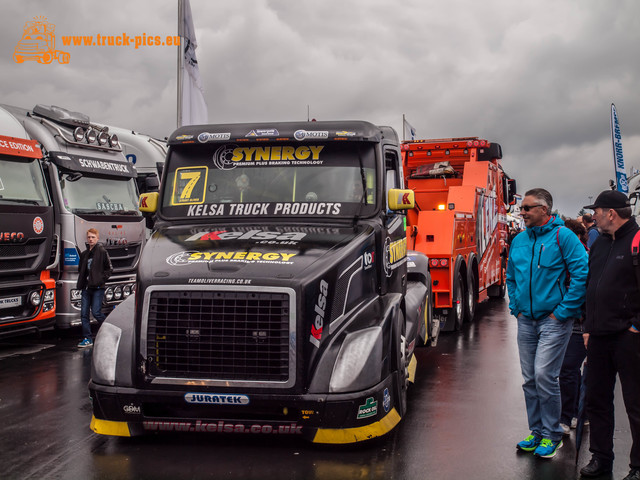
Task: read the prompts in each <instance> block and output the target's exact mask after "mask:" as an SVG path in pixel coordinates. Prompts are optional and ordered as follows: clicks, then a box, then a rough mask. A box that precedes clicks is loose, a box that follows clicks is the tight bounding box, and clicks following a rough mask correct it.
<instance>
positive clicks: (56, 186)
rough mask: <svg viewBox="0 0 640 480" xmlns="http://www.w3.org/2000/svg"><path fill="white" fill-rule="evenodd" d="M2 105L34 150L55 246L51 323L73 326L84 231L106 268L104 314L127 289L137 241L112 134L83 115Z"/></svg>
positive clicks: (126, 177)
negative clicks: (40, 160) (109, 269)
mask: <svg viewBox="0 0 640 480" xmlns="http://www.w3.org/2000/svg"><path fill="white" fill-rule="evenodd" d="M4 108H5V109H6V110H8V111H9V112H10V113H11V114H12V115H13V116H14V117H15V118H16V119H17V120H18V121H19V122H20V123H21V124H22V125H23V126H24V128H25V130H26V131H27V133H28V134H29V136H30V138H32V139H34V140H36V141H37V142H38V143H39V144H40V145H41V147H42V150H43V155H44V159H45V162H44V167H45V175H46V180H47V187H48V190H49V194H50V196H51V200H52V203H53V207H54V223H55V232H54V234H55V235H56V237H57V241H56V243H57V244H58V245H59V250H58V252H57V261H56V266H55V268H53V269H52V275H54V276H55V279H56V292H57V311H56V325H57V326H58V327H60V328H69V327H71V326H76V325H80V324H81V320H80V303H81V292H80V291H79V290H77V289H76V282H77V277H78V265H79V260H80V252H82V251H83V250H85V249H86V248H87V247H86V243H85V241H86V232H87V230H88V229H89V228H96V229H97V230H98V231H99V234H100V242H101V243H103V244H104V246H105V248H106V250H107V252H108V253H109V257H110V258H111V262H112V264H113V273H112V276H111V277H110V279H109V281H108V282H107V284H106V290H105V296H104V301H103V310H104V311H105V313H108V312H110V311H111V310H113V308H114V306H115V305H117V304H119V303H120V302H122V301H123V300H124V299H125V298H126V297H128V296H129V295H131V294H132V293H133V292H134V289H135V285H136V283H135V281H136V267H137V265H138V259H139V257H140V254H141V251H142V247H143V245H144V242H145V226H144V219H143V217H142V215H141V214H140V212H139V211H138V198H137V197H138V191H137V187H136V182H135V178H136V172H135V170H134V168H133V166H132V165H131V164H130V163H129V162H127V160H126V158H125V156H124V154H123V153H122V147H121V146H120V144H119V142H118V138H117V135H114V134H112V133H110V132H109V131H108V128H106V127H104V126H102V125H97V124H95V123H93V122H91V121H90V119H89V117H87V116H86V115H84V114H81V113H78V112H71V111H69V110H66V109H64V108H61V107H56V106H47V105H36V106H35V107H34V108H33V110H25V109H22V108H18V107H11V106H4Z"/></svg>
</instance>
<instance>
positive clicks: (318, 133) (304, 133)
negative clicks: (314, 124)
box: [293, 130, 329, 141]
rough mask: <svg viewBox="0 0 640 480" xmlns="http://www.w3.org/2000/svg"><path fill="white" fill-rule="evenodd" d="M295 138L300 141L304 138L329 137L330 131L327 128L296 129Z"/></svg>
mask: <svg viewBox="0 0 640 480" xmlns="http://www.w3.org/2000/svg"><path fill="white" fill-rule="evenodd" d="M293 138H295V139H296V140H298V141H302V140H307V139H311V140H316V139H323V138H329V132H328V131H326V130H296V131H295V132H294V134H293Z"/></svg>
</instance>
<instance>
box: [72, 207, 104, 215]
mask: <svg viewBox="0 0 640 480" xmlns="http://www.w3.org/2000/svg"><path fill="white" fill-rule="evenodd" d="M71 211H72V212H73V213H86V214H89V215H106V214H107V212H105V211H104V210H98V209H91V208H74V209H72V210H71Z"/></svg>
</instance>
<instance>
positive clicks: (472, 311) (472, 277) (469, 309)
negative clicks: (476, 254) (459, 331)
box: [464, 268, 478, 323]
mask: <svg viewBox="0 0 640 480" xmlns="http://www.w3.org/2000/svg"><path fill="white" fill-rule="evenodd" d="M466 293H467V304H466V308H465V311H464V321H465V322H468V323H470V322H473V318H474V317H475V315H476V307H477V306H478V281H477V277H476V272H475V270H474V269H473V268H470V269H469V271H468V272H467V292H466Z"/></svg>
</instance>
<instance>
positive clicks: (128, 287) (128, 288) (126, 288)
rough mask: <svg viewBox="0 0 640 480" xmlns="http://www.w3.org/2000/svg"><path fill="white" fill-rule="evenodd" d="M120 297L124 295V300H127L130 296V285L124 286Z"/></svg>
mask: <svg viewBox="0 0 640 480" xmlns="http://www.w3.org/2000/svg"><path fill="white" fill-rule="evenodd" d="M122 295H124V298H127V297H128V296H129V295H131V285H129V284H127V285H125V286H124V288H123V289H122Z"/></svg>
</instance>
